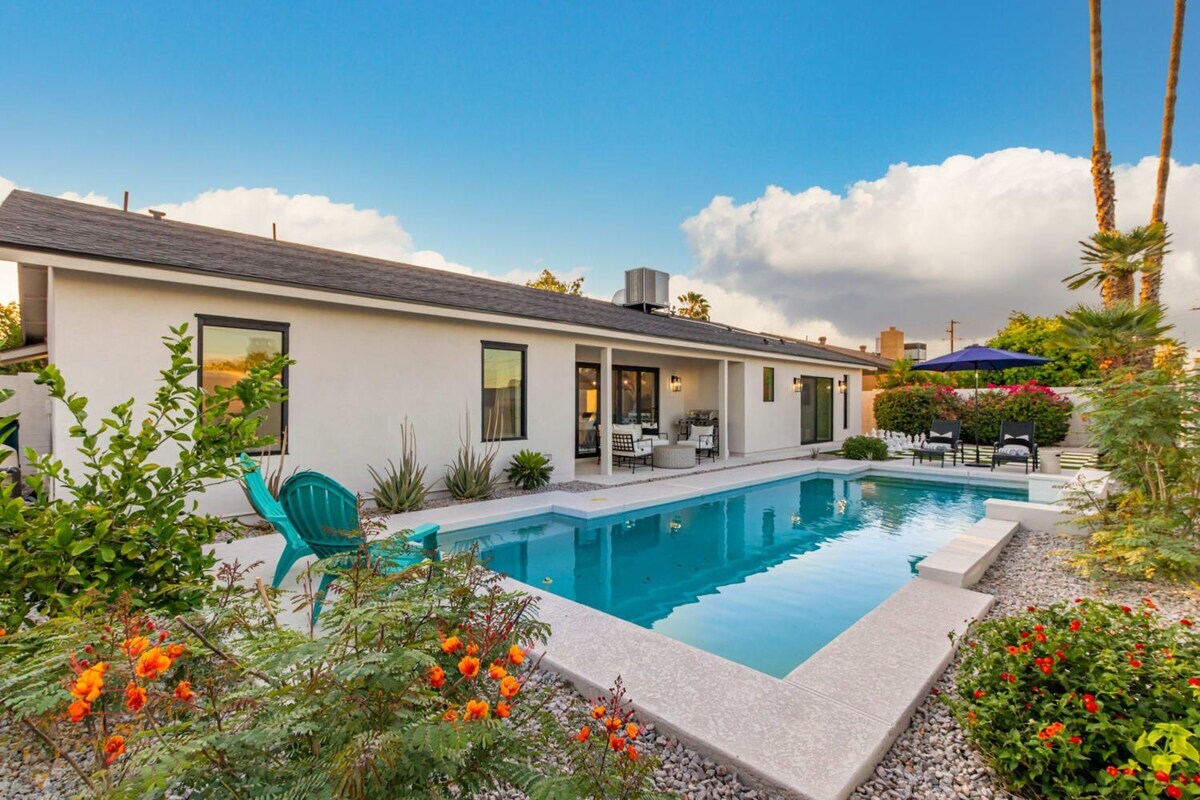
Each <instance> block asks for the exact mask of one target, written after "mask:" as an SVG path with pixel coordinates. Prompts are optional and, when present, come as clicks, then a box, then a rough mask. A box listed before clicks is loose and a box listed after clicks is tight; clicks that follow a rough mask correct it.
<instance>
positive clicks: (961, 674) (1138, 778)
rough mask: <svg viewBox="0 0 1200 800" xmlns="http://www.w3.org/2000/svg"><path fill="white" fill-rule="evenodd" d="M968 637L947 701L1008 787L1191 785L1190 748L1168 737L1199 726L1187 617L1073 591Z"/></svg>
mask: <svg viewBox="0 0 1200 800" xmlns="http://www.w3.org/2000/svg"><path fill="white" fill-rule="evenodd" d="M967 637H968V645H969V646H968V647H967V648H966V650H965V655H964V657H963V660H962V664H961V666H960V668H959V671H958V676H957V696H956V697H950V698H946V701H947V702H948V703H949V705H950V707H951V708H952V709H953V711H954V714H955V716H956V717H957V719H958V721H959V722H960V723H961V724H962V725H963V727H964V729H965V730H966V732H967V737H968V739H969V740H970V742H971V744H972V745H973V746H974V747H975V748H976V749H978V750H979V751H980V753H981V754H982V755H983V756H984V758H985V759H986V760H987V761H988V762H989V763H990V764H991V765H992V766H993V767H994V768H995V770H996V772H997V773H998V774H999V775H1000V777H1001V779H1002V780H1003V781H1004V782H1005V784H1006V785H1007V786H1008V787H1009V788H1010V789H1011V790H1012V791H1014V792H1016V793H1019V794H1020V795H1021V796H1023V797H1039V798H1083V797H1111V798H1130V797H1139V798H1141V797H1147V798H1149V797H1160V796H1163V787H1164V786H1165V785H1166V784H1164V783H1163V782H1162V781H1161V778H1162V777H1163V776H1161V775H1160V776H1159V778H1156V777H1155V773H1156V772H1161V773H1164V774H1165V775H1166V776H1167V779H1168V780H1169V781H1170V782H1171V784H1172V785H1176V786H1179V787H1180V791H1181V792H1182V793H1183V794H1184V795H1186V796H1188V797H1192V796H1196V795H1198V794H1200V786H1195V785H1188V786H1187V788H1184V784H1181V783H1179V777H1180V776H1184V779H1185V780H1186V779H1188V778H1190V776H1192V775H1194V774H1196V773H1197V772H1198V771H1200V763H1198V761H1200V760H1198V759H1197V758H1196V751H1195V749H1194V748H1187V747H1179V746H1178V745H1179V744H1180V742H1181V741H1182V743H1183V744H1186V743H1187V742H1186V740H1187V738H1189V736H1191V735H1196V733H1197V732H1198V731H1200V702H1198V701H1200V638H1198V637H1197V635H1196V633H1194V632H1193V628H1192V627H1191V621H1190V620H1179V621H1166V620H1163V619H1161V618H1160V617H1159V616H1158V614H1157V613H1156V612H1155V610H1154V606H1153V604H1152V603H1151V602H1150V600H1149V599H1147V600H1145V601H1143V605H1142V606H1141V607H1139V608H1130V607H1128V606H1115V605H1109V604H1106V603H1098V602H1095V601H1092V600H1076V601H1075V602H1074V603H1060V604H1058V605H1055V606H1051V607H1050V608H1047V609H1033V608H1032V607H1031V609H1030V610H1029V611H1028V612H1027V613H1023V614H1019V615H1016V616H1012V617H1002V618H998V619H991V620H987V621H985V622H982V623H978V624H977V625H975V626H973V627H972V629H971V630H970V631H969V632H968V634H967ZM1177 751H1183V752H1186V756H1183V755H1180V753H1179V752H1177ZM1173 759H1174V760H1173ZM1167 796H1172V795H1167ZM1175 796H1179V795H1175Z"/></svg>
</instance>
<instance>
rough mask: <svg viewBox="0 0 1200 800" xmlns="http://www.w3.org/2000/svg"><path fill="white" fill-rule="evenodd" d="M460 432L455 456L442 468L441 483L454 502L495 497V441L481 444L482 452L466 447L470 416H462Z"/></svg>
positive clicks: (497, 480)
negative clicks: (463, 419) (493, 471)
mask: <svg viewBox="0 0 1200 800" xmlns="http://www.w3.org/2000/svg"><path fill="white" fill-rule="evenodd" d="M464 431H465V432H460V435H459V442H460V444H459V447H458V455H456V456H455V457H454V460H453V461H451V462H450V463H449V464H447V465H446V474H445V475H444V476H443V477H442V480H443V481H444V482H445V484H446V489H447V490H448V491H449V492H450V496H451V497H453V498H454V499H455V500H479V499H481V498H484V497H491V496H492V495H493V494H495V493H496V484H497V483H499V476H498V475H493V474H492V467H493V465H494V464H495V463H496V454H497V452H498V450H499V445H498V444H497V443H496V442H495V440H490V441H485V442H484V446H483V449H482V451H480V450H476V449H475V448H474V447H472V446H471V444H470V436H471V413H470V412H469V411H468V412H467V414H466V421H465V425H464Z"/></svg>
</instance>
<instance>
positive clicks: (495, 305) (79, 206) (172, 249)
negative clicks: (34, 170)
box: [0, 191, 875, 367]
mask: <svg viewBox="0 0 1200 800" xmlns="http://www.w3.org/2000/svg"><path fill="white" fill-rule="evenodd" d="M0 245H7V246H12V247H18V248H22V249H32V250H37V251H43V252H49V253H62V254H66V255H73V256H84V257H87V258H95V259H102V260H108V261H114V262H124V263H133V264H142V265H146V266H152V267H158V268H165V269H172V270H179V271H182V272H191V273H196V274H202V275H212V276H220V277H225V278H233V279H237V280H247V281H260V282H265V283H273V284H281V285H286V286H296V287H303V288H308V289H319V290H322V291H328V292H339V293H343V294H351V295H359V296H366V297H376V298H382V299H387V300H398V301H404V302H410V303H420V304H425V305H430V306H441V307H449V308H459V309H464V310H470V311H481V312H487V313H492V314H503V315H507V316H514V317H524V318H528V319H538V320H548V321H553V322H563V323H568V324H573V325H581V326H586V327H593V328H603V329H606V330H612V331H625V332H628V333H635V334H642V335H647V336H656V337H660V338H664V339H675V340H678V341H684V342H693V343H698V344H709V345H717V346H722V347H733V348H739V349H743V350H755V351H760V352H764V353H773V354H776V355H783V356H792V357H797V358H811V359H819V360H822V361H832V362H837V363H843V364H851V365H854V366H860V367H861V366H867V367H870V366H874V365H875V364H874V362H873V360H872V359H870V358H869V354H865V353H855V352H853V351H848V350H841V349H840V348H830V347H828V346H825V347H818V346H816V345H812V344H807V343H804V342H798V341H795V340H792V339H786V338H783V337H778V336H771V335H769V334H754V333H749V332H746V331H741V330H736V329H734V328H732V327H730V326H726V325H722V324H719V323H712V322H701V321H697V320H691V319H687V318H684V317H672V316H667V315H665V314H651V313H646V312H643V311H639V310H635V309H630V308H625V307H623V306H618V305H614V304H612V303H609V302H606V301H603V300H594V299H591V298H587V297H575V296H571V295H565V294H559V293H556V292H547V291H543V290H540V289H531V288H528V287H525V286H519V285H517V284H513V283H507V282H504V281H497V280H490V279H487V278H479V277H475V276H471V275H462V274H459V273H454V272H446V271H444V270H437V269H430V268H428V267H418V266H414V265H412V264H402V263H399V262H395V261H386V260H383V259H379V258H370V257H368V256H360V255H354V254H352V253H343V252H339V251H336V250H326V249H322V248H319V247H310V246H308V245H300V244H293V243H291V242H280V241H275V240H273V239H268V238H265V237H260V236H251V235H248V234H244V233H234V232H232V231H226V230H221V229H218V228H206V227H203V226H200V225H190V224H187V223H183V222H176V221H173V220H170V219H162V220H159V219H155V218H153V217H151V216H149V215H145V214H137V213H132V212H127V211H120V210H117V209H112V208H104V207H102V206H96V205H91V204H88V203H79V202H75V201H71V200H63V199H60V198H56V197H47V196H46V195H40V194H34V193H32V192H25V191H13V192H12V193H11V194H10V195H9V196H8V199H7V200H5V201H4V203H3V204H2V205H0Z"/></svg>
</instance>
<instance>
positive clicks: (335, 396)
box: [50, 270, 575, 514]
mask: <svg viewBox="0 0 1200 800" xmlns="http://www.w3.org/2000/svg"><path fill="white" fill-rule="evenodd" d="M54 292H55V298H54V308H53V319H52V321H51V325H52V332H51V336H50V347H51V351H50V357H51V359H52V360H53V361H54V363H56V364H57V365H58V366H59V367H60V368H61V369H62V371H63V374H64V375H65V376H66V379H67V381H68V384H69V386H70V388H71V390H72V391H76V392H79V393H81V394H83V395H85V396H87V397H89V398H90V401H91V402H90V404H89V410H91V411H92V413H93V415H95V416H97V417H98V415H99V414H100V412H101V411H102V410H105V409H108V408H110V407H111V406H113V405H114V404H116V403H118V402H120V401H123V400H125V399H128V398H129V397H131V396H132V397H136V398H137V399H138V400H139V401H143V402H144V401H145V400H146V399H147V398H148V397H149V396H150V394H151V392H152V390H153V386H154V384H155V379H156V378H157V373H158V370H160V369H161V368H162V367H163V366H164V364H165V354H166V351H165V349H164V348H163V346H162V344H161V341H160V340H161V338H162V336H163V335H164V334H165V333H166V332H167V328H168V326H170V325H178V324H179V323H181V322H190V323H192V326H191V328H192V331H193V332H194V330H195V324H194V321H195V315H196V314H212V315H220V316H230V317H246V318H252V319H259V320H268V321H273V322H288V323H290V325H291V330H290V336H289V339H290V351H291V356H292V357H293V358H294V359H295V360H296V362H297V363H296V365H295V366H294V367H292V369H291V373H290V376H289V382H290V395H291V400H290V407H289V409H288V414H289V428H290V431H289V441H288V449H289V454H288V456H287V466H288V469H289V470H290V469H291V467H293V466H295V467H299V468H300V469H317V470H320V471H322V472H325V473H327V474H329V475H330V476H332V477H333V478H335V479H337V480H338V481H341V482H342V483H344V484H345V485H346V486H348V487H350V488H351V489H353V490H355V491H360V492H361V491H366V490H368V489H369V488H370V487H371V480H370V476H369V474H368V473H367V465H368V464H370V465H375V466H377V467H378V466H382V465H383V464H384V463H386V461H387V459H388V458H396V456H397V452H396V448H397V446H398V440H397V430H398V428H399V426H400V423H401V421H402V420H403V418H404V417H405V415H407V416H408V417H409V418H410V419H412V421H413V423H414V425H415V426H416V434H417V453H418V457H419V458H420V460H421V461H422V462H423V463H425V464H428V465H429V469H428V473H427V476H428V477H429V478H438V477H440V476H441V474H442V472H443V466H444V465H445V464H446V463H447V462H449V461H450V459H451V458H453V456H454V454H455V451H456V450H457V447H458V441H459V426H460V424H461V421H462V419H463V416H464V413H465V412H466V411H467V409H468V407H469V408H470V411H471V417H472V425H473V426H474V431H473V432H472V437H471V440H472V442H474V443H475V444H478V443H479V441H480V403H481V386H480V383H481V380H482V378H481V363H480V360H481V353H480V347H481V345H480V342H481V341H482V340H484V339H488V340H502V341H507V342H515V343H521V344H526V345H528V348H529V351H528V361H527V369H528V385H529V386H528V392H527V396H528V402H529V409H528V428H529V438H528V441H513V442H505V443H503V444H502V445H501V448H500V455H499V457H498V458H497V465H498V466H502V465H503V464H505V463H507V461H508V459H509V458H510V457H511V456H512V454H513V453H515V452H516V451H517V450H520V449H521V448H523V447H529V448H532V449H535V450H540V451H542V452H545V453H549V454H551V455H552V457H553V460H554V464H555V478H556V479H558V480H569V479H570V478H571V477H572V476H573V475H574V466H575V459H574V450H573V444H574V443H573V440H572V432H573V409H574V395H573V391H574V386H573V382H572V377H573V375H574V363H575V346H574V344H573V343H572V342H571V341H570V339H568V338H567V337H564V336H562V335H561V334H558V335H556V334H550V333H542V332H537V331H533V330H530V329H528V328H524V329H522V328H510V329H504V328H500V327H497V326H495V325H487V326H482V325H479V324H475V323H465V322H454V321H447V320H438V319H432V318H423V317H414V316H407V315H399V314H395V313H390V312H384V311H373V310H366V309H362V308H349V307H342V306H335V305H331V304H317V303H310V302H305V301H298V300H293V299H280V298H272V297H266V296H263V295H252V294H243V293H232V292H224V291H216V290H208V289H199V288H191V289H189V290H188V291H186V292H184V291H180V290H179V289H178V288H173V287H171V286H168V285H163V284H155V283H149V282H145V281H132V280H126V279H118V278H111V277H104V276H97V275H89V274H85V273H78V272H67V271H63V270H56V271H55V275H54ZM54 428H55V430H54V448H55V451H56V452H57V453H58V454H59V455H60V456H61V457H62V458H63V460H64V461H65V462H67V464H68V465H69V466H73V465H74V464H76V463H77V461H76V460H75V458H74V448H72V447H71V446H70V445H71V443H70V442H69V440H68V439H67V436H66V421H65V419H63V415H62V414H61V413H60V414H56V417H55V426H54ZM202 504H203V506H204V507H205V508H206V509H207V510H210V511H212V512H214V513H219V514H232V513H242V512H247V511H248V510H249V507H248V504H247V503H246V500H245V498H244V497H243V495H242V493H241V490H240V488H239V487H237V486H236V485H231V484H225V485H220V486H214V487H212V488H211V489H210V490H209V491H208V493H207V494H206V495H205V497H204V498H202Z"/></svg>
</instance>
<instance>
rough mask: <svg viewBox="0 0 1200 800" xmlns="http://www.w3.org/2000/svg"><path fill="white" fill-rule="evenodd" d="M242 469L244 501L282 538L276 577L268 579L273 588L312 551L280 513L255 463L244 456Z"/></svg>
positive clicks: (284, 513)
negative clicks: (297, 562) (294, 565)
mask: <svg viewBox="0 0 1200 800" xmlns="http://www.w3.org/2000/svg"><path fill="white" fill-rule="evenodd" d="M241 465H242V469H243V470H245V472H244V473H243V474H242V489H243V490H244V491H245V492H246V497H247V499H249V500H250V505H251V506H252V507H253V508H254V513H256V514H258V515H259V516H260V517H262V518H263V519H264V520H266V521H267V522H269V523H270V524H271V527H273V528H274V529H275V530H276V531H278V532H279V535H280V536H282V537H283V541H284V546H283V554H282V555H281V556H279V563H278V564H277V565H276V566H275V577H274V578H273V579H272V580H271V585H272V586H274V587H275V588H276V589H278V588H279V584H281V583H283V579H284V578H285V577H287V574H288V570H290V569H291V568H292V565H293V564H295V563H296V561H297V560H299V559H301V558H304V557H305V556H311V555H312V552H313V551H312V548H310V547H309V546H308V545H307V544H305V542H304V539H303V538H302V537H301V536H300V534H299V533H298V532H297V531H296V528H295V526H294V525H292V521H291V520H290V519H288V515H287V512H285V511H284V510H283V506H281V505H280V504H279V501H278V500H276V499H275V497H274V496H273V495H272V494H271V491H270V490H269V489H268V488H267V483H266V481H264V480H263V476H262V472H261V471H260V470H259V467H258V464H256V463H254V460H253V459H251V458H250V457H249V456H248V455H246V454H245V453H242V457H241Z"/></svg>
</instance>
